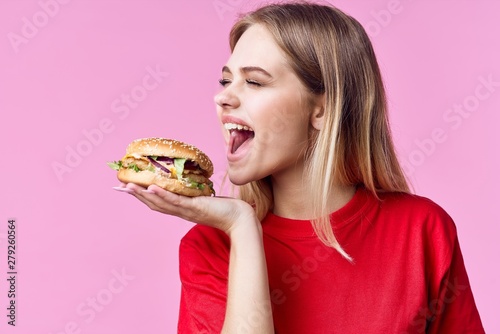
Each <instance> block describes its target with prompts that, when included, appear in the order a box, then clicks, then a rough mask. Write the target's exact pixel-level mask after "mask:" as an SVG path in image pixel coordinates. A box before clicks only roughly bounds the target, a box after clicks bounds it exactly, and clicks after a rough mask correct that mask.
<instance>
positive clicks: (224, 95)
mask: <svg viewBox="0 0 500 334" xmlns="http://www.w3.org/2000/svg"><path fill="white" fill-rule="evenodd" d="M214 101H215V103H216V104H217V105H218V106H219V107H221V108H223V109H235V108H238V107H239V106H240V100H239V99H238V97H237V96H236V94H235V93H234V91H233V90H232V89H230V88H229V87H227V88H225V89H223V90H222V91H221V92H220V93H219V94H217V95H215V96H214Z"/></svg>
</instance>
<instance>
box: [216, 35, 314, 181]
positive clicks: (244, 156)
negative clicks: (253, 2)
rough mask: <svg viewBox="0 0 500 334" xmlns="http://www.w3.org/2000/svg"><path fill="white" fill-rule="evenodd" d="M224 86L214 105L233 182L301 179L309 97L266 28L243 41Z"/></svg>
mask: <svg viewBox="0 0 500 334" xmlns="http://www.w3.org/2000/svg"><path fill="white" fill-rule="evenodd" d="M221 84H222V86H223V87H224V88H223V90H222V91H221V92H220V93H219V94H217V95H216V96H215V102H216V104H217V113H218V116H219V119H220V120H221V122H222V124H223V126H224V128H225V129H226V130H225V133H226V134H227V136H226V140H227V145H228V148H227V160H228V163H229V169H228V174H229V179H230V180H231V182H233V183H234V184H237V185H242V184H245V183H248V182H250V181H255V180H259V179H262V178H264V177H266V176H268V175H273V177H275V178H277V177H280V178H281V177H282V176H285V177H294V176H297V175H300V176H301V175H302V174H301V173H302V168H303V159H304V152H305V150H306V147H307V141H308V131H309V115H310V113H311V110H312V102H311V97H309V93H308V92H307V90H306V88H305V87H304V85H303V84H302V83H301V82H300V80H299V78H298V77H297V76H296V75H295V73H294V72H293V71H292V69H291V67H290V66H289V65H288V64H287V61H286V58H285V55H284V54H283V52H282V51H281V49H280V48H279V47H278V45H277V44H276V43H275V42H274V39H273V37H272V36H271V34H270V33H269V32H268V31H267V29H265V28H264V27H263V26H261V25H253V26H252V27H250V28H249V29H248V30H247V31H246V32H245V33H244V34H243V35H242V36H241V38H240V39H239V41H238V43H237V44H236V46H235V48H234V50H233V53H232V55H231V57H230V58H229V60H228V62H227V64H226V65H225V66H224V67H223V69H222V79H221ZM298 173H300V174H298Z"/></svg>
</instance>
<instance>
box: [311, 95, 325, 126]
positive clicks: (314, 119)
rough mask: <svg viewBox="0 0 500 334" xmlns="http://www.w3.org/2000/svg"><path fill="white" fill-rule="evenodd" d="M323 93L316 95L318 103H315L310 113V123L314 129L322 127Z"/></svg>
mask: <svg viewBox="0 0 500 334" xmlns="http://www.w3.org/2000/svg"><path fill="white" fill-rule="evenodd" d="M324 102H325V94H323V95H321V97H318V103H316V104H315V106H314V109H313V111H312V113H311V125H312V127H313V128H315V129H316V130H321V129H322V128H323V122H324V120H325V103H324Z"/></svg>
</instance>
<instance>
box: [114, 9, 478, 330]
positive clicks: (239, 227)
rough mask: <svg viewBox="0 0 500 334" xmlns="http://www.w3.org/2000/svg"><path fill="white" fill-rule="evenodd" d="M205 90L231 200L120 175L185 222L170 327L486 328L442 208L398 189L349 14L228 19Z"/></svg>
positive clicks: (365, 57) (372, 83)
mask: <svg viewBox="0 0 500 334" xmlns="http://www.w3.org/2000/svg"><path fill="white" fill-rule="evenodd" d="M230 46H231V50H232V54H231V56H230V58H229V60H228V61H227V63H226V64H225V65H224V67H223V69H222V79H221V80H220V82H221V85H222V86H223V89H222V91H221V92H220V93H219V94H218V95H217V96H216V97H215V102H216V104H217V113H218V116H219V118H220V121H221V122H222V124H223V125H224V127H225V128H226V129H227V130H228V131H227V132H228V138H227V139H228V151H227V160H228V163H229V167H228V176H229V179H230V180H231V182H232V183H233V184H235V185H238V186H240V187H239V197H240V199H234V198H222V197H196V198H187V197H182V196H178V195H176V194H173V193H169V192H167V191H164V190H162V189H160V188H159V187H156V186H151V187H149V188H148V189H144V188H141V187H139V186H137V185H134V184H127V185H125V184H123V185H122V187H123V189H122V190H124V191H127V192H129V193H131V194H133V195H134V196H135V197H137V198H138V199H139V200H141V201H142V202H144V203H145V204H146V205H148V206H149V207H150V208H151V209H153V210H157V211H159V212H163V213H166V214H169V215H176V216H179V217H181V218H183V219H186V220H189V221H192V222H194V223H197V225H195V226H194V227H193V228H192V229H191V230H190V231H189V232H188V233H187V235H186V236H185V237H184V238H183V240H182V242H181V246H180V275H181V281H182V297H181V308H180V317H179V332H180V333H220V332H223V333H259V334H262V333H286V334H291V333H343V334H345V333H384V334H385V333H439V334H443V333H453V334H456V333H484V330H483V328H482V325H481V320H480V318H479V314H478V312H477V309H476V306H475V303H474V299H473V295H472V292H471V288H470V285H469V281H468V278H467V274H466V270H465V267H464V262H463V259H462V255H461V251H460V247H459V243H458V240H457V233H456V229H455V225H454V223H453V221H452V219H451V218H450V217H449V216H448V215H447V214H446V212H444V211H443V209H441V208H440V207H439V206H438V205H436V204H435V203H433V202H432V201H430V200H428V199H426V198H423V197H419V196H416V195H412V194H410V193H409V189H408V185H407V182H406V180H405V177H404V175H403V172H402V169H401V167H400V166H399V164H398V161H397V158H396V154H395V152H394V147H393V143H392V139H391V135H390V131H389V126H388V121H387V110H386V109H387V107H386V98H385V93H384V87H383V83H382V79H381V75H380V71H379V68H378V65H377V61H376V58H375V54H374V52H373V49H372V46H371V43H370V41H369V39H368V37H367V35H366V33H365V31H364V29H363V28H362V26H361V25H360V24H359V23H358V22H357V21H356V20H354V19H353V18H351V17H349V16H347V15H346V14H344V13H342V12H341V11H339V10H338V9H336V8H332V7H329V6H322V5H316V4H305V3H299V4H295V3H294V4H280V5H269V6H266V7H263V8H261V9H258V10H256V11H255V12H253V13H250V14H248V15H246V16H244V17H243V18H241V19H240V20H239V21H238V22H237V23H236V24H235V25H234V27H233V29H232V31H231V34H230Z"/></svg>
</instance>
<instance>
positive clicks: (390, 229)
mask: <svg viewBox="0 0 500 334" xmlns="http://www.w3.org/2000/svg"><path fill="white" fill-rule="evenodd" d="M379 197H380V198H381V200H380V201H379V200H377V199H376V198H375V197H374V196H373V195H372V194H371V193H370V192H369V191H367V190H366V189H364V188H358V190H357V191H356V193H355V195H354V197H353V198H352V199H351V200H350V201H349V202H348V203H347V204H346V205H345V206H344V207H343V208H341V209H340V210H338V211H336V212H334V213H333V214H332V215H331V221H332V224H333V227H334V232H335V234H336V236H337V239H338V240H339V242H340V244H341V245H343V247H344V249H345V250H346V252H347V253H348V254H349V255H350V256H351V257H352V258H353V259H354V263H349V262H348V261H347V260H345V259H344V258H342V257H341V256H340V255H339V254H338V252H336V251H335V250H333V249H331V248H328V247H326V246H324V244H322V243H321V241H320V240H319V239H318V238H317V237H316V236H315V234H314V231H313V229H312V226H311V223H310V222H309V221H307V220H293V219H287V218H282V217H278V216H276V215H274V214H272V213H269V214H268V215H267V217H266V218H265V219H264V220H263V222H262V227H263V233H264V234H263V235H264V247H265V252H266V259H267V267H268V274H269V289H270V293H271V298H272V306H273V318H274V326H275V332H276V333H280V334H294V333H297V334H299V333H300V334H305V333H307V334H314V333H319V334H325V333H341V334H349V333H354V334H360V333H384V334H389V333H397V334H406V333H411V334H413V333H435V334H447V333H452V334H458V333H484V330H483V327H482V324H481V320H480V317H479V314H478V311H477V309H476V305H475V302H474V298H473V295H472V291H471V288H470V285H469V280H468V277H467V273H466V270H465V266H464V262H463V258H462V254H461V251H460V247H459V244H458V239H457V232H456V228H455V225H454V223H453V221H452V219H451V218H450V217H449V216H448V214H447V213H446V212H445V211H444V210H443V209H442V208H441V207H439V206H438V205H436V204H435V203H434V202H432V201H430V200H429V199H426V198H423V197H419V196H415V195H409V194H400V193H385V194H380V195H379ZM229 246H230V243H229V239H228V237H227V236H226V235H225V234H224V233H223V232H221V231H219V230H216V229H214V228H210V227H206V226H201V225H196V226H194V227H193V228H192V229H191V230H190V231H189V232H188V233H187V234H186V236H185V237H184V238H183V239H182V241H181V245H180V277H181V282H182V293H181V304H180V314H179V324H178V329H179V333H183V334H184V333H220V330H221V328H222V324H223V321H224V314H225V306H226V297H227V277H228V260H229ZM250 322H251V318H250V317H249V319H248V323H246V322H245V321H243V322H242V324H241V326H240V330H241V332H242V333H247V332H250V331H249V329H250V328H251V323H250Z"/></svg>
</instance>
